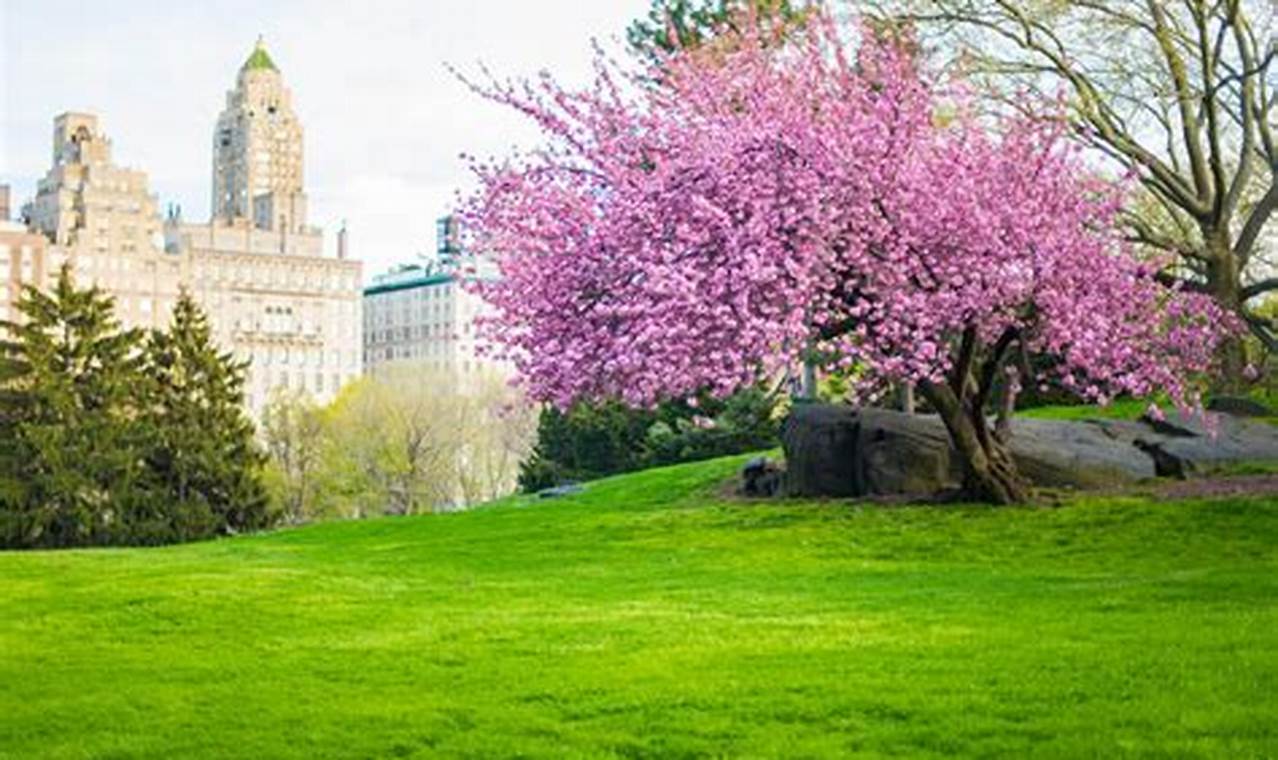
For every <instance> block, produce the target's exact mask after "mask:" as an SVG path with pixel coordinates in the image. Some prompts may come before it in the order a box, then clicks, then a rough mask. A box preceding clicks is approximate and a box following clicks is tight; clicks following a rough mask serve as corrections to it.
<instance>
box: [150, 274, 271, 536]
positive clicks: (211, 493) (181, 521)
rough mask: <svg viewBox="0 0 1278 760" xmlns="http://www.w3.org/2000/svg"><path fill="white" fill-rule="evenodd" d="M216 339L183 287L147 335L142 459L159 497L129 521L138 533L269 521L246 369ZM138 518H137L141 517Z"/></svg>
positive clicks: (182, 532) (234, 527)
mask: <svg viewBox="0 0 1278 760" xmlns="http://www.w3.org/2000/svg"><path fill="white" fill-rule="evenodd" d="M246 368H247V363H245V362H240V361H237V360H236V359H235V358H234V357H233V356H232V355H231V354H229V353H224V352H222V351H220V350H219V349H218V347H217V346H216V345H215V344H214V342H213V338H212V333H211V330H210V329H209V324H208V317H207V316H206V315H205V313H204V311H203V310H202V309H201V308H200V307H199V305H198V304H196V303H195V301H194V299H192V298H191V296H190V294H189V293H187V292H185V291H183V293H182V295H181V296H180V297H179V298H178V301H177V303H176V304H175V305H174V308H173V318H172V321H171V322H170V324H169V328H168V330H167V331H156V332H154V333H152V335H151V338H150V340H149V342H148V343H147V350H146V365H145V372H146V375H147V379H148V380H149V382H148V383H147V386H148V387H149V388H150V389H151V398H150V403H149V404H148V407H147V409H148V415H147V416H146V421H147V423H148V426H147V427H148V433H149V440H148V445H147V449H146V463H147V466H148V470H149V473H150V475H151V483H150V485H151V486H152V488H153V489H155V491H156V492H157V494H156V495H157V496H160V497H161V498H162V499H163V501H164V503H163V504H162V505H157V508H156V509H155V510H153V511H152V512H151V513H150V514H147V515H145V517H146V522H147V523H150V525H148V526H145V527H144V525H143V524H141V523H140V522H139V524H137V525H135V526H134V529H135V531H137V532H138V538H140V539H156V540H179V541H182V540H191V539H195V538H205V537H208V536H211V535H214V534H217V533H237V532H241V531H246V530H253V529H257V528H261V527H264V526H266V525H267V524H268V523H269V522H270V514H269V511H268V508H267V505H268V500H267V497H266V490H265V487H264V485H263V481H262V470H263V466H264V465H265V461H266V458H265V455H264V454H263V452H262V451H261V449H260V447H259V446H258V444H257V442H256V440H255V439H254V430H253V423H252V422H251V421H250V420H249V418H248V416H247V415H246V414H245V411H244V390H243V389H244V373H245V369H246ZM139 517H142V516H139Z"/></svg>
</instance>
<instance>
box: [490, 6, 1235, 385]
mask: <svg viewBox="0 0 1278 760" xmlns="http://www.w3.org/2000/svg"><path fill="white" fill-rule="evenodd" d="M907 50H908V46H905V45H900V44H897V43H895V42H892V41H888V40H886V39H885V38H884V35H876V34H875V33H874V32H872V31H870V30H869V29H868V28H867V29H866V30H864V31H863V33H862V35H861V37H860V43H859V45H858V46H856V47H855V49H854V48H853V47H852V46H850V45H849V44H847V43H845V42H844V41H843V40H842V38H841V36H840V34H839V30H838V29H837V28H836V27H835V24H834V22H833V21H832V20H831V19H830V18H829V17H828V16H816V17H814V18H813V19H811V20H810V22H809V25H808V28H807V30H806V32H805V33H804V34H801V35H798V36H797V37H793V38H792V39H791V40H790V41H789V43H788V44H785V45H782V44H779V43H778V42H777V41H776V40H761V39H760V35H759V34H758V33H749V32H747V33H746V34H743V35H742V36H741V37H740V38H739V39H738V40H735V44H732V45H715V46H713V47H712V48H709V49H703V50H688V51H682V52H679V53H677V54H675V55H672V56H671V57H669V58H668V59H667V60H665V61H663V62H662V63H661V64H660V66H659V67H658V68H654V69H651V70H640V71H635V72H630V73H626V72H624V71H622V70H621V69H620V68H619V67H618V66H617V65H615V64H613V63H610V62H608V61H607V60H605V59H604V58H603V57H602V56H600V59H599V64H598V66H597V78H596V81H595V83H594V85H593V87H591V88H589V89H586V90H584V91H569V90H566V89H564V88H561V87H559V86H558V85H556V84H555V82H554V81H553V80H551V79H550V78H549V77H545V76H543V77H542V78H541V79H540V80H538V81H536V82H533V83H522V84H520V83H516V84H506V85H502V84H493V85H490V86H487V87H484V88H478V89H479V90H480V91H481V93H482V94H484V95H485V96H486V97H489V98H492V99H494V100H497V101H499V102H502V103H505V104H508V105H510V106H512V107H515V108H517V109H519V110H521V111H523V112H524V113H526V114H527V115H528V116H530V117H531V118H533V119H535V120H536V121H537V123H538V124H539V125H540V127H541V128H542V130H543V131H544V133H545V135H546V137H547V144H546V146H545V147H544V148H543V149H542V150H540V151H538V152H535V153H531V154H527V155H519V156H515V157H512V158H510V159H508V160H506V161H503V162H500V163H476V164H475V165H474V168H475V171H476V172H477V174H478V177H479V179H480V187H481V190H480V192H479V193H478V194H477V195H476V196H475V197H473V198H472V199H471V200H470V202H469V204H468V205H467V207H466V209H465V218H466V222H467V225H468V229H469V231H470V233H471V234H472V235H473V239H472V240H471V241H470V244H471V245H474V246H477V247H479V248H482V249H484V250H489V251H496V252H500V259H499V261H500V267H501V273H502V277H501V279H500V280H499V281H496V282H492V283H488V284H485V285H482V286H481V287H482V288H483V292H484V295H485V297H486V298H487V299H489V300H490V301H491V302H492V303H493V304H494V305H495V307H496V316H495V317H494V318H492V319H490V320H487V321H486V322H485V323H484V324H483V325H482V332H483V334H485V335H486V336H487V337H488V338H490V339H491V340H493V341H494V342H495V344H496V345H497V346H499V349H498V351H499V353H501V354H503V355H504V356H507V357H508V358H510V359H512V360H513V361H514V362H515V363H516V365H517V366H518V368H519V370H520V372H521V374H522V375H523V377H524V379H525V380H526V382H527V383H528V385H529V386H530V389H531V391H532V392H533V394H534V395H535V396H537V397H539V398H542V399H546V400H550V401H553V402H556V403H559V404H567V403H569V402H571V401H572V400H575V399H578V398H582V397H599V396H619V397H622V398H624V399H626V400H627V401H629V402H632V403H635V404H647V403H652V402H654V401H656V400H658V399H660V398H664V397H669V396H680V395H685V394H689V393H693V392H696V391H698V390H704V389H709V390H710V391H711V392H716V393H727V392H730V391H731V390H733V389H735V388H737V387H739V386H741V385H743V384H747V383H751V382H755V381H757V380H758V379H759V378H760V377H761V376H770V375H772V374H774V373H776V372H777V371H779V370H781V369H783V368H785V367H790V366H793V365H794V364H795V363H796V362H797V361H799V360H800V358H801V357H804V356H812V355H816V356H819V357H821V361H822V362H824V363H825V364H826V365H827V366H831V367H853V366H855V367H857V368H859V369H860V372H858V373H857V376H858V377H859V378H861V379H862V381H863V382H864V383H866V384H868V385H873V384H875V383H878V382H881V381H884V380H913V381H924V380H939V379H940V378H942V377H943V376H944V375H945V373H947V372H948V371H949V370H950V368H951V366H952V363H953V361H954V355H955V351H956V345H957V342H958V337H959V336H960V335H961V334H962V333H963V332H964V331H965V330H967V329H968V328H975V329H976V330H977V331H978V333H979V335H980V336H981V337H982V338H983V339H984V341H985V343H986V344H987V345H988V344H990V343H993V342H994V341H996V340H997V339H998V338H999V336H1000V335H1003V334H1004V333H1006V332H1008V331H1014V332H1015V334H1016V335H1017V336H1018V337H1019V340H1020V341H1021V342H1022V343H1023V345H1025V347H1027V348H1029V349H1030V350H1032V351H1035V352H1041V353H1044V354H1047V355H1050V356H1052V357H1054V358H1055V360H1056V361H1055V362H1053V364H1052V366H1053V369H1052V372H1054V373H1055V374H1056V376H1057V379H1058V380H1059V381H1060V382H1063V383H1065V384H1066V385H1067V386H1068V387H1071V388H1073V389H1075V390H1076V391H1077V392H1078V393H1079V394H1081V395H1083V396H1085V397H1087V398H1090V399H1094V400H1098V401H1104V400H1106V399H1108V398H1111V397H1113V396H1114V395H1116V394H1119V393H1130V394H1135V395H1147V394H1150V393H1152V392H1155V391H1163V392H1168V393H1170V394H1171V395H1172V396H1173V397H1177V398H1180V399H1187V398H1189V397H1190V396H1191V393H1192V383H1193V381H1194V380H1195V378H1197V377H1199V376H1200V375H1201V374H1202V373H1204V372H1206V371H1207V370H1208V369H1209V367H1210V365H1211V362H1212V357H1213V354H1214V352H1215V348H1216V345H1217V343H1218V341H1219V339H1220V337H1221V334H1222V332H1223V331H1224V330H1226V329H1230V328H1231V326H1232V325H1231V323H1230V321H1229V319H1228V317H1226V316H1225V315H1223V314H1222V313H1221V312H1220V311H1219V310H1218V309H1216V308H1215V307H1214V306H1213V304H1212V302H1211V301H1210V300H1208V299H1207V298H1205V297H1200V296H1197V295H1193V294H1188V293H1183V292H1176V291H1170V290H1167V289H1165V288H1163V287H1162V286H1160V285H1158V284H1157V283H1156V282H1155V280H1154V277H1153V275H1154V272H1155V267H1154V266H1152V265H1151V264H1149V263H1142V262H1140V261H1138V260H1137V259H1135V258H1133V257H1132V255H1131V254H1130V252H1129V251H1127V250H1126V249H1125V248H1124V246H1123V244H1122V242H1121V240H1120V237H1119V235H1118V234H1117V233H1116V229H1115V225H1114V214H1115V211H1116V210H1117V208H1118V204H1119V202H1120V200H1121V193H1122V192H1123V188H1122V187H1121V186H1119V185H1116V184H1114V183H1107V182H1104V181H1101V180H1100V179H1098V178H1097V177H1096V176H1095V175H1093V174H1092V173H1090V172H1089V171H1088V170H1087V167H1086V166H1084V165H1083V164H1082V163H1081V162H1080V159H1079V157H1078V156H1077V155H1075V154H1074V153H1073V152H1072V151H1071V150H1070V149H1069V147H1068V144H1067V143H1066V141H1065V140H1064V139H1063V135H1062V134H1061V128H1060V126H1059V124H1060V122H1059V120H1056V119H1052V118H1044V119H1042V120H1040V121H1037V122H1015V123H1013V122H1001V123H998V124H990V123H987V122H986V121H983V120H982V119H980V118H978V117H977V116H976V115H975V114H974V112H973V109H971V108H969V107H968V105H967V104H966V103H965V101H964V100H963V99H962V97H961V95H960V94H958V93H959V90H958V89H957V88H951V89H948V90H947V89H945V88H944V87H943V86H941V85H938V84H932V83H929V81H928V80H927V78H926V77H925V76H924V75H923V74H922V73H921V71H920V68H921V66H920V63H919V62H918V61H917V60H916V59H914V58H913V57H912V56H911V54H910V53H908V52H906V51H907ZM657 80H659V84H654V81H657ZM1045 116H1047V117H1050V116H1051V114H1046V115H1045ZM1022 380H1024V381H1025V382H1031V381H1035V380H1038V381H1041V380H1042V378H1022Z"/></svg>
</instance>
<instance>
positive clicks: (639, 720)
mask: <svg viewBox="0 0 1278 760" xmlns="http://www.w3.org/2000/svg"><path fill="white" fill-rule="evenodd" d="M740 462H741V459H740V458H736V459H727V460H718V461H714V462H709V463H702V464H696V465H687V466H680V467H673V468H668V469H663V470H653V471H649V472H645V473H639V474H636V475H629V476H623V477H617V478H613V479H610V480H607V481H602V482H600V483H596V484H593V485H592V486H591V487H590V488H589V490H588V491H587V493H585V494H583V495H581V496H578V497H574V498H570V499H565V500H561V501H543V502H536V501H532V500H528V499H514V500H509V501H507V502H504V503H501V504H498V505H494V506H491V507H488V508H484V509H480V510H476V511H473V512H469V513H463V514H455V515H444V516H437V517H422V518H404V519H386V520H375V521H369V522H361V523H342V524H328V525H319V526H314V527H308V528H304V529H297V530H288V531H282V532H278V533H274V534H270V535H262V536H253V537H246V538H239V539H234V540H225V541H218V542H213V543H206V544H198V545H188V546H180V547H172V548H166V549H155V550H98V551H72V552H59V553H26V554H12V553H11V554H0V757H5V758H23V759H24V760H25V759H26V758H45V757H49V758H90V757H92V758H134V757H155V758H160V757H261V758H265V757H271V758H277V757H278V758H288V757H297V758H319V757H350V758H365V757H413V756H434V755H446V756H447V755H468V756H493V757H502V756H510V755H514V754H516V753H519V754H524V755H534V756H538V755H539V756H582V757H585V756H589V757H598V756H621V757H636V756H660V757H680V756H698V755H725V754H726V755H737V754H745V755H752V756H758V755H785V756H804V755H806V756H813V757H827V756H835V755H844V754H864V755H871V756H872V755H888V754H895V755H908V756H921V757H928V756H931V757H950V756H954V755H981V756H1005V757H1025V756H1027V755H1034V756H1037V757H1052V756H1059V757H1077V756H1092V757H1123V756H1139V757H1156V756H1175V757H1197V756H1203V757H1228V758H1242V757H1266V756H1269V757H1272V756H1274V755H1276V754H1278V504H1275V503H1272V502H1270V501H1266V500H1263V499H1249V500H1246V499H1245V500H1220V501H1214V502H1212V501H1198V502H1177V503H1168V504H1157V503H1151V502H1148V501H1143V500H1139V499H1124V500H1112V501H1108V502H1091V503H1081V502H1080V503H1077V504H1074V505H1072V506H1069V507H1066V508H1061V509H984V508H953V507H944V508H942V507H937V508H922V507H910V508H887V507H856V506H851V505H847V504H833V503H832V504H817V503H787V504H779V505H778V504H736V503H725V502H723V501H722V500H720V499H719V497H717V496H716V495H715V494H716V493H717V489H718V484H719V483H720V482H721V481H722V479H723V478H725V477H727V476H728V475H729V474H730V473H732V472H733V471H734V470H735V469H736V467H737V466H738V465H739V464H740Z"/></svg>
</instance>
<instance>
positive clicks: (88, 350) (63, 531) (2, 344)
mask: <svg viewBox="0 0 1278 760" xmlns="http://www.w3.org/2000/svg"><path fill="white" fill-rule="evenodd" d="M112 303H113V302H112V299H111V298H110V297H109V296H107V295H105V294H104V293H103V292H102V291H100V290H99V289H97V288H96V287H94V288H89V289H87V290H79V289H77V288H76V287H75V285H74V283H73V281H72V278H71V273H70V269H69V268H68V267H66V266H64V267H63V268H62V270H61V272H60V273H59V275H58V280H57V283H56V284H55V285H54V287H53V288H52V290H51V291H50V292H48V293H44V292H41V291H39V290H37V289H35V288H33V287H29V286H28V287H27V288H25V290H24V291H23V295H22V298H21V300H20V301H19V302H18V304H17V310H18V313H19V314H20V315H21V318H20V319H19V320H18V321H16V322H6V323H4V324H3V327H4V328H5V332H6V336H5V338H4V340H3V341H0V384H2V385H3V397H2V398H0V406H2V407H3V412H2V413H0V426H2V429H0V437H2V438H3V440H4V444H3V455H2V456H3V458H2V460H0V466H3V468H4V472H3V475H0V481H2V482H3V483H4V487H3V489H0V500H2V501H0V542H2V543H3V544H5V545H8V546H19V547H62V546H77V545H86V544H100V543H111V542H113V541H115V540H118V539H119V538H121V537H122V536H123V535H124V534H126V533H127V525H128V519H127V518H128V516H129V515H130V513H132V512H133V511H135V509H137V508H139V507H141V506H142V504H141V501H142V500H144V499H145V498H146V495H145V489H144V488H141V487H140V486H141V485H142V482H143V480H144V479H145V476H146V472H145V467H144V465H143V463H142V462H141V461H140V459H139V457H138V456H137V455H136V452H137V450H138V448H137V447H138V442H139V440H140V437H141V435H142V426H141V425H140V424H139V421H138V418H137V415H136V414H135V413H134V410H135V400H136V395H137V394H139V393H145V392H146V390H145V388H139V384H138V382H137V381H138V378H139V377H140V373H139V363H140V361H141V355H142V351H141V348H142V342H141V335H140V334H139V333H138V332H137V331H134V330H123V329H121V328H120V324H119V322H118V321H117V320H116V319H115V317H114V315H113V313H112Z"/></svg>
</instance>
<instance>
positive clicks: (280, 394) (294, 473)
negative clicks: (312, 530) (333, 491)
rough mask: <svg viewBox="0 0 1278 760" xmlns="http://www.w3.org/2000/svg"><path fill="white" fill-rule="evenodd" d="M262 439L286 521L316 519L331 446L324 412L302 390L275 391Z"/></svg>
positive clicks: (283, 389)
mask: <svg viewBox="0 0 1278 760" xmlns="http://www.w3.org/2000/svg"><path fill="white" fill-rule="evenodd" d="M262 437H263V438H264V439H265V441H266V450H267V453H268V454H269V457H270V470H269V473H270V475H271V481H272V486H273V488H272V491H273V493H274V497H275V501H276V502H277V503H278V504H279V507H280V509H281V511H282V512H283V515H282V517H283V518H284V520H286V521H288V522H291V523H299V522H302V521H304V520H307V519H309V518H312V517H314V516H316V514H318V512H319V509H318V505H317V501H318V499H319V496H320V494H319V493H318V486H319V484H320V480H321V477H322V475H323V470H324V467H323V464H324V453H325V450H326V448H327V447H328V440H327V439H328V431H327V429H326V425H325V414H324V410H322V409H320V408H319V407H318V406H316V404H315V402H314V400H313V399H311V397H310V396H308V395H307V394H305V393H303V392H302V391H293V390H289V389H287V388H276V389H275V390H274V391H272V393H271V397H270V399H268V401H267V403H266V409H265V410H263V412H262Z"/></svg>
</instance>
